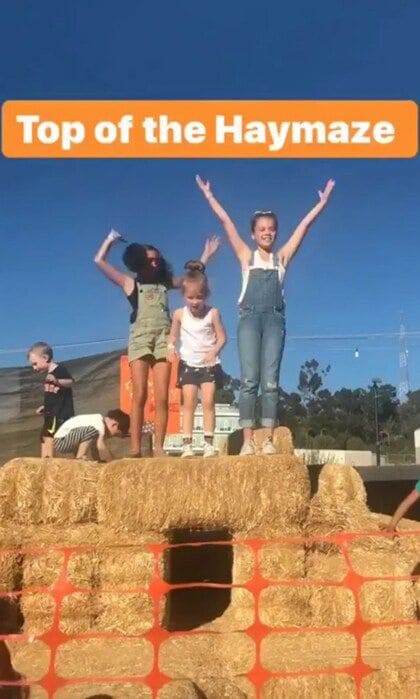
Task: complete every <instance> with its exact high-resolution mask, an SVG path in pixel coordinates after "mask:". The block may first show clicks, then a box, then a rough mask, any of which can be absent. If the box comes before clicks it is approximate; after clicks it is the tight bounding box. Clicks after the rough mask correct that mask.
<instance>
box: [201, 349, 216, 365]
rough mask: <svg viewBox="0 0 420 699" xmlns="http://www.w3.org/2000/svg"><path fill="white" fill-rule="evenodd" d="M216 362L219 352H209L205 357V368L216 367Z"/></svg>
mask: <svg viewBox="0 0 420 699" xmlns="http://www.w3.org/2000/svg"><path fill="white" fill-rule="evenodd" d="M216 360H217V352H215V351H214V350H210V352H207V354H205V355H204V357H203V363H204V366H214V365H215V364H216Z"/></svg>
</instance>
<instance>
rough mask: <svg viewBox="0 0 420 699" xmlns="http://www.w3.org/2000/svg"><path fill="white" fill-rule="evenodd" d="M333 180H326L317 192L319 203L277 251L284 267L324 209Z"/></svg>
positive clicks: (332, 186)
mask: <svg viewBox="0 0 420 699" xmlns="http://www.w3.org/2000/svg"><path fill="white" fill-rule="evenodd" d="M334 185H335V182H334V180H328V182H327V184H326V186H325V189H324V191H323V192H318V195H319V202H318V204H315V206H314V207H313V208H312V209H311V210H310V211H309V212H308V213H307V214H306V216H305V217H304V218H303V219H302V221H301V222H300V223H299V225H298V226H297V227H296V228H295V230H294V231H293V233H292V235H291V236H290V238H289V240H288V241H287V243H285V244H284V245H283V247H282V248H281V249H280V251H279V259H280V262H281V263H282V264H283V265H284V267H286V266H287V265H288V263H289V262H290V260H291V259H292V258H293V257H294V255H295V254H296V252H297V251H298V249H299V247H300V245H301V243H302V240H303V239H304V237H305V235H306V234H307V232H308V230H309V228H310V227H311V225H312V224H313V222H314V221H315V220H316V219H317V218H318V216H319V214H320V213H321V212H322V211H323V210H324V209H325V207H326V206H327V204H328V200H329V198H330V196H331V192H332V191H333V189H334Z"/></svg>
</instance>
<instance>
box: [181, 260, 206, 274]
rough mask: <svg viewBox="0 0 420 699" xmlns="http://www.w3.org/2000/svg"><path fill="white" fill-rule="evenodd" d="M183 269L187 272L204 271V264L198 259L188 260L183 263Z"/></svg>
mask: <svg viewBox="0 0 420 699" xmlns="http://www.w3.org/2000/svg"><path fill="white" fill-rule="evenodd" d="M184 269H187V270H188V271H189V272H204V271H205V269H206V266H205V264H203V262H201V261H200V260H188V262H186V263H185V265H184Z"/></svg>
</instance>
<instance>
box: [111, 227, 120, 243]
mask: <svg viewBox="0 0 420 699" xmlns="http://www.w3.org/2000/svg"><path fill="white" fill-rule="evenodd" d="M122 239H123V237H122V235H121V233H118V231H116V230H114V229H113V228H111V230H110V231H109V233H108V235H107V240H109V242H110V243H115V242H117V241H119V240H122Z"/></svg>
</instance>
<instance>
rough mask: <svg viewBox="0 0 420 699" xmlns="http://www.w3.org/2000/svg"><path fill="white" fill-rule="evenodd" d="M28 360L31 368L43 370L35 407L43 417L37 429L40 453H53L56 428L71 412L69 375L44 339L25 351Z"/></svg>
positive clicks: (42, 454)
mask: <svg viewBox="0 0 420 699" xmlns="http://www.w3.org/2000/svg"><path fill="white" fill-rule="evenodd" d="M28 360H29V363H30V365H31V366H32V369H33V370H34V371H37V372H46V374H47V375H46V377H45V381H44V405H41V406H40V407H39V408H38V409H37V411H36V412H37V415H43V416H44V426H43V428H42V431H41V456H42V457H47V456H52V455H53V437H54V435H55V433H56V432H57V430H58V428H59V427H60V426H61V425H62V424H63V422H65V421H66V420H68V419H69V418H71V417H73V415H74V407H73V391H72V386H73V378H72V376H71V375H70V373H69V371H68V370H67V369H66V367H65V366H64V364H57V363H56V362H54V360H53V351H52V349H51V347H50V346H49V345H48V344H47V343H46V342H36V343H35V344H34V345H32V347H30V348H29V350H28Z"/></svg>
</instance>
